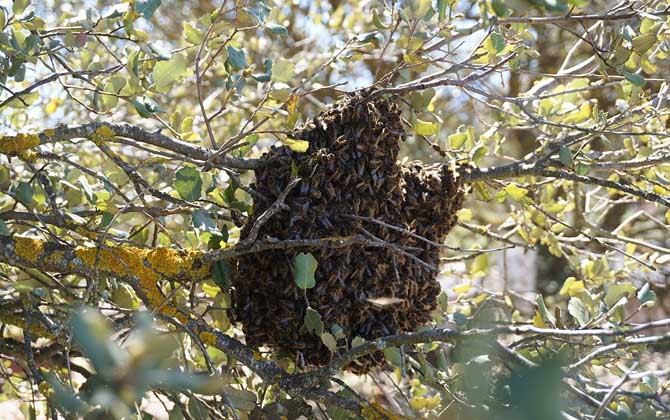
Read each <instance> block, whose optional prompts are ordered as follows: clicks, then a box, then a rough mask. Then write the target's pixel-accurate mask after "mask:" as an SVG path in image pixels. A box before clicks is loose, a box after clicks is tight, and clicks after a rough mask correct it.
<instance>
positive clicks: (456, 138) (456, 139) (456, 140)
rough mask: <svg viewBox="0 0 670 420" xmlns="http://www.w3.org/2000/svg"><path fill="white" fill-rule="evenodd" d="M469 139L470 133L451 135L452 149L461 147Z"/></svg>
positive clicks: (450, 143)
mask: <svg viewBox="0 0 670 420" xmlns="http://www.w3.org/2000/svg"><path fill="white" fill-rule="evenodd" d="M467 139H468V133H454V134H452V135H450V136H449V145H450V146H451V148H452V149H460V148H461V147H463V145H464V144H465V142H466V141H467Z"/></svg>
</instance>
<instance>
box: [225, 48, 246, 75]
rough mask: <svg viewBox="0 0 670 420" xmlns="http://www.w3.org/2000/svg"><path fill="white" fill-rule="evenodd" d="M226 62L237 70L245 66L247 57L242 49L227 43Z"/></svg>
mask: <svg viewBox="0 0 670 420" xmlns="http://www.w3.org/2000/svg"><path fill="white" fill-rule="evenodd" d="M227 50H228V63H229V64H230V65H231V66H232V67H233V68H234V69H237V70H241V69H243V68H245V67H246V66H247V58H246V55H245V54H244V50H242V49H238V48H235V47H233V46H232V45H228V47H227Z"/></svg>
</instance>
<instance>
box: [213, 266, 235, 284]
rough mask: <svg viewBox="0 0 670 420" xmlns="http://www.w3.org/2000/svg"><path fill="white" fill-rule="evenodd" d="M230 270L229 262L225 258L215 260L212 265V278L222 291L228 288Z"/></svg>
mask: <svg viewBox="0 0 670 420" xmlns="http://www.w3.org/2000/svg"><path fill="white" fill-rule="evenodd" d="M231 271H232V270H231V267H230V263H229V262H228V261H226V260H219V261H216V262H215V263H214V264H213V265H212V280H214V283H216V285H217V286H219V287H220V288H221V290H223V291H226V290H228V289H230V279H231V276H232V274H231Z"/></svg>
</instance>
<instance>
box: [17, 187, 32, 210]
mask: <svg viewBox="0 0 670 420" xmlns="http://www.w3.org/2000/svg"><path fill="white" fill-rule="evenodd" d="M13 190H14V194H15V195H16V199H17V200H19V201H20V202H21V203H23V204H25V205H29V204H30V203H32V202H33V187H31V186H30V183H28V182H19V183H18V185H17V186H16V187H14V188H13Z"/></svg>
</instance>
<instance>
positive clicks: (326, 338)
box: [321, 332, 337, 353]
mask: <svg viewBox="0 0 670 420" xmlns="http://www.w3.org/2000/svg"><path fill="white" fill-rule="evenodd" d="M321 341H322V342H323V344H324V345H325V346H326V347H327V348H328V350H330V352H331V353H337V340H336V339H335V337H334V336H333V335H332V334H331V333H329V332H324V333H323V334H321Z"/></svg>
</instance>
